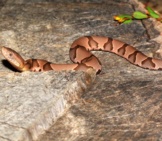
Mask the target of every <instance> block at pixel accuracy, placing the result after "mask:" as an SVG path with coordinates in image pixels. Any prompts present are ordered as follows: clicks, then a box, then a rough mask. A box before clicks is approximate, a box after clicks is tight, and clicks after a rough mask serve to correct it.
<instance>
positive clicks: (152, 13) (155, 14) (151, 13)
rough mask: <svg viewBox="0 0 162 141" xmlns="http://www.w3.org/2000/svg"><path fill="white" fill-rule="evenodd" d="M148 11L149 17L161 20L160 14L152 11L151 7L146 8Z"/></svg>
mask: <svg viewBox="0 0 162 141" xmlns="http://www.w3.org/2000/svg"><path fill="white" fill-rule="evenodd" d="M146 9H147V11H148V12H149V15H150V16H151V17H153V18H155V19H158V18H160V16H159V14H157V13H156V12H155V11H154V10H152V9H151V8H150V7H149V6H147V7H146Z"/></svg>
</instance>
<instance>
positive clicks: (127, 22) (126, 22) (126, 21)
mask: <svg viewBox="0 0 162 141" xmlns="http://www.w3.org/2000/svg"><path fill="white" fill-rule="evenodd" d="M132 21H133V20H132V19H130V20H125V21H124V22H123V23H124V24H129V23H131V22H132Z"/></svg>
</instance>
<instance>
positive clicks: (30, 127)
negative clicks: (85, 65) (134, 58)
mask: <svg viewBox="0 0 162 141" xmlns="http://www.w3.org/2000/svg"><path fill="white" fill-rule="evenodd" d="M133 7H136V8H137V9H141V10H144V9H143V7H142V5H141V4H139V3H138V2H137V1H136V0H130V1H127V0H115V1H107V0H103V1H95V0H92V1H91V0H83V1H77V0H76V1H71V0H68V1H66V3H65V1H45V0H43V1H37V0H30V1H26V0H16V1H9V0H8V1H7V0H6V1H1V3H0V10H1V11H0V12H1V14H0V45H1V46H8V47H11V48H13V49H15V50H16V51H18V52H19V53H20V54H22V56H23V57H24V58H25V59H28V58H41V59H47V60H50V61H51V62H57V63H70V60H69V56H68V50H69V47H70V45H71V44H72V42H73V41H74V40H75V39H77V38H78V37H80V36H84V35H94V34H95V35H101V36H110V37H112V38H117V39H120V40H122V41H124V42H126V43H129V44H131V45H133V46H135V47H137V48H138V49H140V50H141V51H143V52H144V53H146V54H147V55H149V56H154V55H155V52H156V50H157V49H160V45H159V44H158V43H159V42H160V40H161V38H159V37H160V32H161V31H160V28H158V27H160V25H158V26H156V27H155V26H149V25H151V24H154V25H155V23H157V22H156V21H151V20H146V21H144V22H141V21H134V22H133V23H131V24H121V25H119V24H117V23H116V22H115V21H113V18H112V17H113V16H114V15H117V14H122V13H128V14H129V13H132V12H133V11H134V9H133ZM148 23H151V24H148ZM156 25H157V24H156ZM155 39H156V40H155ZM95 54H96V55H97V56H98V57H99V58H100V61H101V62H102V64H103V70H102V72H101V74H100V75H98V76H97V78H96V80H95V82H94V79H95V74H94V72H93V71H92V70H89V71H88V72H87V73H83V72H65V71H64V72H60V73H58V72H52V71H51V72H44V73H31V72H24V73H16V72H13V70H10V69H9V68H8V67H6V66H5V65H4V64H5V62H4V61H3V62H1V64H0V107H1V109H0V115H1V116H0V131H1V132H0V140H2V141H3V140H11V141H18V140H20V141H21V140H22V141H25V140H27V141H28V140H29V141H30V140H37V139H38V137H39V135H40V134H43V133H45V132H46V134H43V135H42V136H41V137H40V139H39V140H40V141H55V140H56V141H58V140H61V141H69V140H70V141H82V140H101V141H102V140H120V141H122V140H123V141H125V140H141V141H142V140H161V138H162V137H161V130H162V126H161V104H160V103H161V90H162V86H161V81H162V80H161V72H160V71H149V70H144V69H141V68H138V67H136V66H133V65H132V64H130V63H129V62H127V61H125V60H124V59H123V58H120V57H118V56H116V55H114V54H110V53H105V52H95ZM0 59H1V60H3V59H4V58H3V56H2V55H1V54H0ZM92 82H94V83H92ZM92 84H93V85H92ZM90 85H91V87H90V88H89V86H90ZM50 127H51V128H50ZM49 128H50V129H49Z"/></svg>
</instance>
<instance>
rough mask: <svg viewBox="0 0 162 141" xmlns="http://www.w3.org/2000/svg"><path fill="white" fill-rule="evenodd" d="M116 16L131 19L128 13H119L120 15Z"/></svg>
mask: <svg viewBox="0 0 162 141" xmlns="http://www.w3.org/2000/svg"><path fill="white" fill-rule="evenodd" d="M118 17H120V18H122V19H125V18H126V19H131V18H132V16H130V15H127V14H120V15H118Z"/></svg>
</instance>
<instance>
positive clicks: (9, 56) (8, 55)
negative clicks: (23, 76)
mask: <svg viewBox="0 0 162 141" xmlns="http://www.w3.org/2000/svg"><path fill="white" fill-rule="evenodd" d="M2 55H3V56H4V58H5V59H6V60H7V61H8V62H9V63H10V64H11V65H12V66H14V67H15V68H16V69H18V70H20V71H21V70H22V69H23V67H24V59H23V58H22V57H21V56H20V55H19V54H18V53H17V52H16V51H14V50H12V49H11V48H8V47H2Z"/></svg>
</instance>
